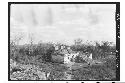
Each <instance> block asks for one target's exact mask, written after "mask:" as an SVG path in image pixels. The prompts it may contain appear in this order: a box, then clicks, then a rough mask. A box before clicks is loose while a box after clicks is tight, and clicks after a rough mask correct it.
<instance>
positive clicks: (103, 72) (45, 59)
mask: <svg viewBox="0 0 125 83" xmlns="http://www.w3.org/2000/svg"><path fill="white" fill-rule="evenodd" d="M70 47H71V49H72V50H73V51H81V52H90V53H92V54H93V59H95V60H100V61H103V62H105V63H104V64H102V65H90V66H87V67H81V68H79V69H76V70H69V69H68V67H67V66H66V65H64V64H62V63H57V62H56V63H55V62H54V61H52V56H51V55H52V54H54V52H55V49H54V45H53V44H52V43H39V44H25V45H15V43H14V42H11V43H10V55H9V56H10V80H67V79H68V75H70V76H71V79H72V80H115V79H116V58H115V50H116V47H115V46H110V43H109V42H104V41H103V42H102V44H99V43H98V42H96V44H95V45H91V44H84V43H81V40H77V41H75V44H74V45H72V46H70ZM79 61H80V58H77V60H76V62H79ZM81 63H84V62H82V61H81Z"/></svg>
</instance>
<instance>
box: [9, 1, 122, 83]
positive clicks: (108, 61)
mask: <svg viewBox="0 0 125 83" xmlns="http://www.w3.org/2000/svg"><path fill="white" fill-rule="evenodd" d="M8 8H9V9H8V26H9V27H8V35H9V37H8V40H9V41H8V42H9V43H8V47H9V49H8V50H9V53H8V60H9V62H8V81H23V80H24V81H26V80H29V81H45V80H47V81H75V80H77V81H97V80H98V81H119V80H120V71H119V70H120V67H119V66H120V65H119V64H120V54H119V51H120V2H105V3H103V2H95V3H94V2H37V3H35V2H8ZM68 83H70V82H68ZM116 83H117V82H116Z"/></svg>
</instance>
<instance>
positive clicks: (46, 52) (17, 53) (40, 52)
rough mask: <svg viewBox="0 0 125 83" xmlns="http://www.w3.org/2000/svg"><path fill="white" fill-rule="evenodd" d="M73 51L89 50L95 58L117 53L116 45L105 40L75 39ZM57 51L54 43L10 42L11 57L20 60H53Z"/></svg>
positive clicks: (72, 46)
mask: <svg viewBox="0 0 125 83" xmlns="http://www.w3.org/2000/svg"><path fill="white" fill-rule="evenodd" d="M58 45H62V44H58ZM70 48H71V50H72V51H80V52H83V53H85V52H89V53H92V54H93V59H101V58H105V57H107V56H108V55H115V52H116V46H111V44H110V42H108V41H103V42H102V44H100V43H98V42H96V43H95V45H91V44H84V43H81V40H77V41H75V44H74V45H71V46H70ZM54 52H55V47H54V44H53V43H42V42H41V43H38V44H33V43H31V44H25V45H15V44H14V42H11V43H10V58H11V59H14V60H16V61H18V62H27V63H29V62H34V61H45V62H51V60H52V56H51V55H52V54H53V53H54Z"/></svg>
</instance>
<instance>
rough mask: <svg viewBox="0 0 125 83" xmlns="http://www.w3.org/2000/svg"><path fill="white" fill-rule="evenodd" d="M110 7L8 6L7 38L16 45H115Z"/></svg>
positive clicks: (92, 5) (105, 5) (100, 5)
mask: <svg viewBox="0 0 125 83" xmlns="http://www.w3.org/2000/svg"><path fill="white" fill-rule="evenodd" d="M115 9H116V6H115V5H114V4H12V5H11V17H10V18H11V21H10V22H11V25H10V32H11V38H12V39H14V38H16V37H17V36H20V35H22V36H23V38H22V40H21V41H20V44H25V43H28V42H29V41H30V38H31V37H32V39H33V40H34V43H38V42H39V41H43V42H61V43H66V44H73V43H74V40H75V39H77V38H81V39H82V40H83V41H87V40H88V41H110V42H114V43H115V42H116V38H115V37H116V22H115Z"/></svg>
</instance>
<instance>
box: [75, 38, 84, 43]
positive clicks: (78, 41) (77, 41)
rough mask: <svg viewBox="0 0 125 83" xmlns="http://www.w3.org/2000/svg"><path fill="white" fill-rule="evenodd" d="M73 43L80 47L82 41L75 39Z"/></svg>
mask: <svg viewBox="0 0 125 83" xmlns="http://www.w3.org/2000/svg"><path fill="white" fill-rule="evenodd" d="M74 42H75V45H81V44H82V42H83V41H82V39H81V38H78V39H75V40H74Z"/></svg>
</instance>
